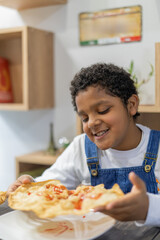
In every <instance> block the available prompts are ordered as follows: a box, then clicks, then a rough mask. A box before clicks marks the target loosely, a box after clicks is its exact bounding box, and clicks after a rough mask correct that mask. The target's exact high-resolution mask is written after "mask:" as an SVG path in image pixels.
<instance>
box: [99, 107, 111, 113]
mask: <svg viewBox="0 0 160 240" xmlns="http://www.w3.org/2000/svg"><path fill="white" fill-rule="evenodd" d="M109 110H110V108H107V109H105V110H104V111H102V112H98V113H99V114H105V113H107V112H109Z"/></svg>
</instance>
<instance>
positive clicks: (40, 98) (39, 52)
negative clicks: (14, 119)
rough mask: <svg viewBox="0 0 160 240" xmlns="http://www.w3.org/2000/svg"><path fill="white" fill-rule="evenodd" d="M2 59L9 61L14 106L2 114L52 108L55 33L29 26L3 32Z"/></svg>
mask: <svg viewBox="0 0 160 240" xmlns="http://www.w3.org/2000/svg"><path fill="white" fill-rule="evenodd" d="M0 57H2V58H6V59H7V60H8V61H9V69H10V76H11V83H12V88H13V97H14V103H10V104H8V103H3V104H0V110H29V109H45V108H52V107H53V33H52V32H47V31H43V30H39V29H35V28H32V27H28V26H22V27H18V28H11V29H1V30H0Z"/></svg>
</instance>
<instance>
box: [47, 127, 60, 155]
mask: <svg viewBox="0 0 160 240" xmlns="http://www.w3.org/2000/svg"><path fill="white" fill-rule="evenodd" d="M56 150H57V149H56V146H55V143H54V134H53V123H50V140H49V145H48V148H47V151H46V152H47V153H48V154H51V155H55V154H56Z"/></svg>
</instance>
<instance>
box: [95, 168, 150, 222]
mask: <svg viewBox="0 0 160 240" xmlns="http://www.w3.org/2000/svg"><path fill="white" fill-rule="evenodd" d="M129 179H130V181H131V182H132V184H133V187H132V190H131V192H130V193H127V194H126V195H124V197H122V198H121V199H118V200H115V201H114V202H112V203H109V204H107V205H106V206H103V207H97V208H95V210H94V211H95V212H97V211H100V212H103V213H105V214H107V215H109V216H111V217H113V218H115V219H116V220H119V221H138V220H145V219H146V217H147V213H148V207H149V199H148V196H147V193H146V186H145V183H144V182H143V181H142V180H141V179H140V178H139V177H138V176H137V175H136V174H135V173H134V172H131V173H130V174H129Z"/></svg>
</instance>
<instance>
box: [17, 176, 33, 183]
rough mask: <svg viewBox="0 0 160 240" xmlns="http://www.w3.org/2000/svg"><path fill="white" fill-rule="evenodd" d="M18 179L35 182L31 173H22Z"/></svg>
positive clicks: (24, 181) (22, 181)
mask: <svg viewBox="0 0 160 240" xmlns="http://www.w3.org/2000/svg"><path fill="white" fill-rule="evenodd" d="M18 180H19V181H20V182H21V183H23V184H24V183H30V182H34V179H33V178H32V177H31V176H30V175H22V176H21V177H19V178H18Z"/></svg>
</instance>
